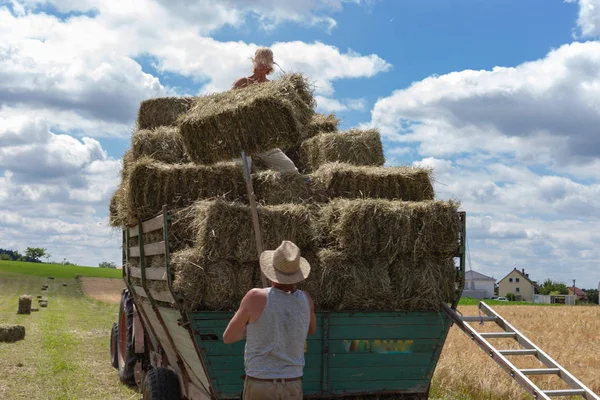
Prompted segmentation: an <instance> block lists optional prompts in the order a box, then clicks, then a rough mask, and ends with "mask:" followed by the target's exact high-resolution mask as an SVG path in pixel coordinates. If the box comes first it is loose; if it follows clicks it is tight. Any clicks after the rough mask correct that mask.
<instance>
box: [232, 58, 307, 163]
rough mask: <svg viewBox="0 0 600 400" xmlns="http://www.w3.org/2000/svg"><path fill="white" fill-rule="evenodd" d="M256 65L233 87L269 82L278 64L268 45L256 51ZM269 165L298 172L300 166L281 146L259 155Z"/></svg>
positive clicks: (253, 61)
mask: <svg viewBox="0 0 600 400" xmlns="http://www.w3.org/2000/svg"><path fill="white" fill-rule="evenodd" d="M252 63H253V65H254V67H253V69H252V72H253V73H252V75H251V76H248V77H245V78H240V79H238V80H237V81H235V82H234V84H233V86H232V89H241V88H243V87H246V86H248V85H252V84H255V83H264V82H269V80H268V79H267V75H269V74H270V73H271V72H273V65H274V64H277V63H276V62H275V61H274V60H273V51H272V50H271V49H269V48H266V47H261V48H259V49H258V50H256V52H255V53H254V57H253V58H252ZM257 157H258V158H259V159H261V160H262V161H263V162H264V163H265V164H267V166H269V167H270V168H273V169H275V170H277V171H279V172H293V173H298V168H296V165H295V164H294V162H293V161H292V160H290V159H289V157H288V156H286V155H285V153H284V152H283V151H281V149H279V148H274V149H270V150H268V151H266V152H264V153H260V154H258V155H257Z"/></svg>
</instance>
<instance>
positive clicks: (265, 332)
mask: <svg viewBox="0 0 600 400" xmlns="http://www.w3.org/2000/svg"><path fill="white" fill-rule="evenodd" d="M265 290H266V292H267V301H266V305H265V307H264V309H263V311H262V313H261V314H260V317H258V319H257V320H256V321H254V322H253V323H249V324H248V325H247V327H246V350H245V354H244V359H245V366H246V374H247V375H248V376H251V377H254V378H260V379H271V378H296V377H300V376H302V374H303V367H304V342H305V340H306V337H307V334H308V330H309V324H310V313H311V311H310V303H309V300H308V298H307V296H306V294H305V293H304V292H303V291H301V290H296V291H294V292H292V293H288V292H284V291H283V290H280V289H277V288H267V289H265Z"/></svg>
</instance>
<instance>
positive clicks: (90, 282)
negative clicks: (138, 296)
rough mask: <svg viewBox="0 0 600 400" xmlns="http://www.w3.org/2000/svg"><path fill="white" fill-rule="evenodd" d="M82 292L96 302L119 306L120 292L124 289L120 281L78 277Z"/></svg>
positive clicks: (123, 283) (123, 284)
mask: <svg viewBox="0 0 600 400" xmlns="http://www.w3.org/2000/svg"><path fill="white" fill-rule="evenodd" d="M79 280H80V282H81V288H82V289H83V292H84V293H85V294H86V295H87V296H89V297H91V298H93V299H96V300H100V301H104V302H107V303H113V304H119V303H120V301H121V290H123V288H124V287H125V282H123V280H122V279H113V278H90V277H80V278H79Z"/></svg>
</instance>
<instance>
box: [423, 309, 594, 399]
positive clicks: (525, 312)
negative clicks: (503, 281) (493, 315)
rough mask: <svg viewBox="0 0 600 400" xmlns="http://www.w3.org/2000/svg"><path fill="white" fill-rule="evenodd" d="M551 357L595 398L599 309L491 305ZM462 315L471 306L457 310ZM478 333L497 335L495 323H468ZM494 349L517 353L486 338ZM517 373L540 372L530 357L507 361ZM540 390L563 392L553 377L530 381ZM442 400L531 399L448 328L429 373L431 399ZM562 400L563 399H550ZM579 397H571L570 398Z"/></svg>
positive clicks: (513, 345) (506, 342)
mask: <svg viewBox="0 0 600 400" xmlns="http://www.w3.org/2000/svg"><path fill="white" fill-rule="evenodd" d="M492 308H493V309H494V310H495V311H496V312H497V313H498V314H500V316H502V317H503V318H505V319H506V320H507V321H508V322H509V323H510V324H512V325H513V326H514V327H515V328H516V329H517V330H519V331H520V332H521V333H522V334H524V335H525V336H527V337H528V338H529V339H530V340H531V341H533V342H534V343H535V344H536V345H537V346H539V347H540V348H541V349H542V350H543V351H545V352H546V354H548V355H549V356H550V357H551V358H553V359H554V360H555V361H557V362H558V363H559V364H561V365H562V366H563V367H564V368H566V369H567V370H568V371H569V372H570V373H571V374H573V375H574V376H575V377H576V378H577V379H579V380H580V381H581V382H582V383H583V384H584V385H586V386H588V387H589V388H590V389H591V390H592V391H594V392H595V393H600V374H599V372H600V307H598V306H555V307H547V306H492ZM458 310H459V311H460V312H461V313H462V314H463V315H465V316H467V315H478V310H477V307H476V306H459V308H458ZM471 326H473V327H475V329H476V330H477V331H478V332H501V331H502V330H501V329H500V328H499V327H498V326H497V325H496V324H495V323H494V322H485V323H484V325H483V326H480V325H479V323H471ZM488 340H489V341H490V343H492V344H493V345H494V346H495V347H496V348H497V349H518V348H522V347H520V346H519V344H518V343H517V342H516V341H515V340H514V339H488ZM508 359H509V360H510V361H511V362H513V363H514V364H515V366H516V367H517V368H543V367H544V365H543V364H542V363H541V362H539V361H538V360H537V359H536V358H535V357H534V356H522V355H520V356H508ZM530 379H531V380H532V381H533V382H534V383H535V384H537V385H538V386H539V387H540V388H541V389H542V390H547V389H566V388H568V386H566V384H564V382H562V380H560V379H559V378H558V377H557V376H553V375H549V376H530ZM430 398H435V399H445V400H459V399H460V400H467V399H503V400H505V399H515V400H517V399H533V397H532V396H529V395H528V394H527V393H526V392H525V391H524V390H523V389H522V388H521V386H519V385H518V384H517V383H516V382H515V381H514V380H513V379H512V378H510V377H509V375H508V374H507V373H506V372H505V371H504V370H503V369H502V368H501V367H500V366H499V365H498V364H496V362H494V361H493V360H492V359H491V358H490V357H489V356H488V355H487V354H486V353H485V352H484V351H483V350H481V349H480V348H479V347H478V346H477V345H476V344H475V343H474V342H472V341H471V339H469V338H468V337H467V335H465V333H464V332H463V331H462V330H460V329H459V328H458V327H456V326H453V327H452V328H451V330H450V333H449V334H448V338H447V341H446V344H445V346H444V349H443V350H442V354H441V357H440V361H439V363H438V365H437V368H436V371H435V373H434V379H433V383H432V390H431V397H430ZM555 398H556V399H565V398H567V397H555ZM575 398H578V399H581V397H573V399H575Z"/></svg>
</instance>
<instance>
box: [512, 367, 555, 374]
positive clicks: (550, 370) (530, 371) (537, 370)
mask: <svg viewBox="0 0 600 400" xmlns="http://www.w3.org/2000/svg"><path fill="white" fill-rule="evenodd" d="M520 371H521V373H522V374H523V375H552V374H558V373H560V369H558V368H532V369H522V370H520Z"/></svg>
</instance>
